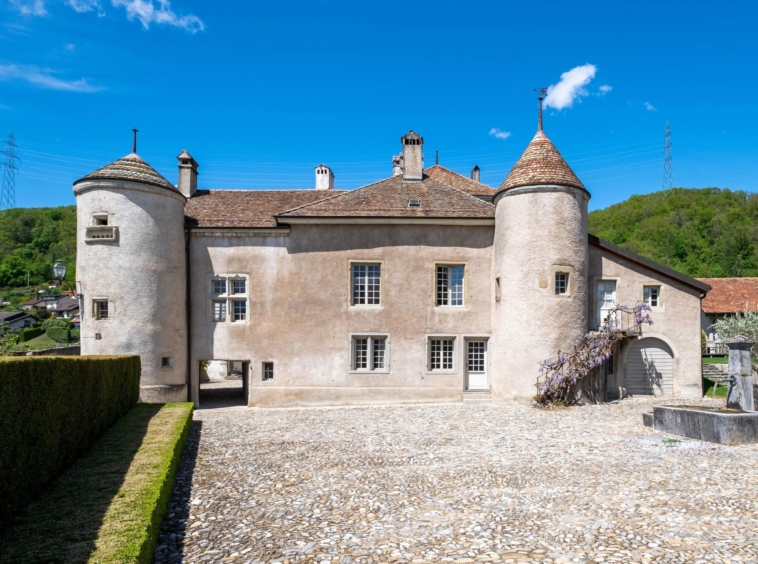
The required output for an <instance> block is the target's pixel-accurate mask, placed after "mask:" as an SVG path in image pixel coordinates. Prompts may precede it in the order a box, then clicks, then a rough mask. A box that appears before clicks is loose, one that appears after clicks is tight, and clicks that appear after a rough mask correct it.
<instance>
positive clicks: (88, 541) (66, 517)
mask: <svg viewBox="0 0 758 564" xmlns="http://www.w3.org/2000/svg"><path fill="white" fill-rule="evenodd" d="M191 423H192V404H187V403H178V404H166V405H150V404H138V405H137V406H135V407H134V408H133V409H132V410H131V411H130V412H129V413H127V414H126V415H124V416H123V417H122V418H121V419H119V420H118V421H117V422H116V424H115V425H114V426H113V427H112V428H111V429H109V430H108V431H107V432H106V433H105V435H103V437H102V438H100V439H99V440H98V441H97V442H96V443H95V444H94V446H93V447H92V448H91V449H90V450H89V451H88V452H87V453H86V454H85V455H84V456H82V458H80V459H79V460H78V461H77V462H76V463H75V464H74V465H73V466H72V467H71V468H69V470H67V471H66V472H65V473H64V474H63V475H62V476H61V477H60V478H59V479H58V480H57V481H56V482H55V483H53V484H52V486H51V487H50V488H49V489H48V490H47V491H46V492H45V493H44V494H43V495H42V496H41V497H40V499H39V500H38V501H36V502H35V503H33V504H32V505H31V506H30V507H29V508H28V509H27V511H26V512H25V513H24V514H22V515H21V516H20V517H19V518H17V519H16V521H15V522H14V523H13V524H12V525H11V526H10V527H9V528H8V529H6V530H4V531H2V533H1V534H0V562H3V563H5V562H7V563H11V562H13V563H18V564H24V563H33V562H34V563H40V562H46V563H53V562H55V563H57V562H61V563H63V562H66V563H68V562H91V563H106V562H107V563H111V562H113V563H115V562H118V563H143V562H144V563H149V562H150V561H151V560H152V555H153V550H154V549H155V541H156V538H157V536H158V532H159V530H160V525H161V520H162V518H163V513H164V512H165V510H166V506H167V503H168V497H169V495H170V494H171V489H172V487H173V482H174V474H175V472H176V467H177V465H178V462H179V457H180V456H181V452H182V448H183V446H184V443H185V442H186V439H187V435H188V434H189V429H190V426H191Z"/></svg>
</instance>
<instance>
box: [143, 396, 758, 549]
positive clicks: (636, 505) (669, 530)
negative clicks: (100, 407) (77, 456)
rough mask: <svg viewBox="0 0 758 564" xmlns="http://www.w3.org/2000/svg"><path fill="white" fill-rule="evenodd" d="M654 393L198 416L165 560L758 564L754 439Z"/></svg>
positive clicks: (164, 536) (165, 532) (164, 545)
mask: <svg viewBox="0 0 758 564" xmlns="http://www.w3.org/2000/svg"><path fill="white" fill-rule="evenodd" d="M655 403H667V404H669V405H671V404H676V403H682V402H676V401H673V402H672V401H671V400H668V401H662V400H652V399H630V400H623V401H620V402H617V403H613V404H606V405H599V406H585V407H575V408H570V409H558V410H542V409H534V408H531V407H528V406H526V405H514V404H448V405H414V406H384V407H343V408H312V409H269V410H263V409H248V408H245V407H222V408H217V409H200V410H198V411H197V412H196V414H195V423H194V427H193V433H192V436H191V438H190V441H189V443H188V446H187V448H186V449H185V452H184V456H183V459H182V465H181V469H180V472H179V474H178V476H177V481H176V487H175V491H174V493H173V496H172V498H171V501H170V506H169V513H168V514H167V517H166V519H165V521H164V523H163V527H162V530H161V535H160V538H159V541H158V546H157V549H156V552H155V562H157V563H164V562H165V563H178V562H193V563H194V562H200V563H202V562H234V563H243V562H246V563H259V562H281V563H285V562H286V563H293V562H321V563H327V562H328V563H330V564H332V563H345V564H352V563H359V562H414V563H421V562H455V563H457V564H464V563H475V562H499V563H511V562H514V563H515V562H535V563H537V562H540V563H548V562H550V563H568V562H582V563H593V562H642V563H645V564H647V563H652V562H686V563H695V564H706V563H714V562H721V563H730V564H731V563H735V562H740V563H748V562H752V563H756V562H758V445H753V446H735V447H727V446H720V445H715V444H710V443H702V442H698V441H694V440H688V439H681V438H673V437H667V436H666V435H663V434H661V433H658V432H655V431H653V430H651V429H648V428H646V427H644V426H643V425H642V416H641V414H642V412H643V411H649V410H651V409H652V405H654V404H655ZM687 403H698V404H715V403H717V400H701V401H699V402H692V401H689V402H687Z"/></svg>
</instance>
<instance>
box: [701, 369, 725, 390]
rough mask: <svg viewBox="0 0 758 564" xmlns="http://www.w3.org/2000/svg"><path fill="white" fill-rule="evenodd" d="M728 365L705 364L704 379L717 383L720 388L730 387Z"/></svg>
mask: <svg viewBox="0 0 758 564" xmlns="http://www.w3.org/2000/svg"><path fill="white" fill-rule="evenodd" d="M727 367H728V365H727V364H703V377H704V378H708V379H709V380H713V381H714V382H717V383H718V385H719V386H728V385H729V370H728V368H727Z"/></svg>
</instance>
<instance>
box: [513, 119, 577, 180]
mask: <svg viewBox="0 0 758 564" xmlns="http://www.w3.org/2000/svg"><path fill="white" fill-rule="evenodd" d="M537 184H558V185H561V186H573V187H576V188H581V189H582V190H586V188H585V187H584V184H582V182H581V181H580V180H579V178H577V176H576V174H574V171H573V170H571V167H570V166H569V165H568V164H567V163H566V161H564V160H563V157H562V156H561V154H560V153H559V152H558V149H556V148H555V145H553V143H552V142H551V141H550V139H548V138H547V136H546V135H545V134H544V132H543V131H542V130H540V131H538V132H537V135H535V136H534V139H532V141H531V143H529V145H527V147H526V150H525V151H524V154H523V155H521V158H520V159H519V160H518V161H517V162H516V164H515V165H513V168H512V169H511V171H510V172H509V173H508V176H506V177H505V180H503V183H502V184H501V185H500V189H499V190H498V193H500V192H502V191H504V190H508V189H510V188H517V187H519V186H534V185H537Z"/></svg>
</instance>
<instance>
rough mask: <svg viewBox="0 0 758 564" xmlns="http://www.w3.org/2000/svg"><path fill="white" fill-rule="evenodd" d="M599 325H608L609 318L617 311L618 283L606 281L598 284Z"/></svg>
mask: <svg viewBox="0 0 758 564" xmlns="http://www.w3.org/2000/svg"><path fill="white" fill-rule="evenodd" d="M597 309H598V312H597V317H598V319H597V324H598V327H600V326H601V325H604V324H605V323H608V321H611V322H612V321H614V320H612V319H611V320H609V319H608V316H609V315H610V314H611V312H613V310H614V309H616V282H613V281H608V280H604V281H602V282H598V283H597Z"/></svg>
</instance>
